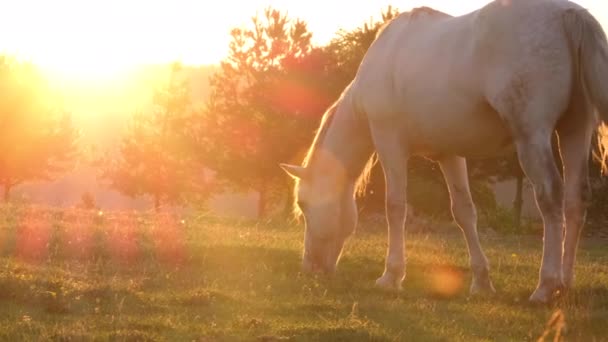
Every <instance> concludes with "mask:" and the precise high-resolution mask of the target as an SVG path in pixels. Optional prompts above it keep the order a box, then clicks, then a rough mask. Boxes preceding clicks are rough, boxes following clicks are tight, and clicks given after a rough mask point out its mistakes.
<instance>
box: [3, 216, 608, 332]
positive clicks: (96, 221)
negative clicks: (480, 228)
mask: <svg viewBox="0 0 608 342" xmlns="http://www.w3.org/2000/svg"><path fill="white" fill-rule="evenodd" d="M1 214H2V216H1V217H0V223H1V228H0V340H7V341H27V340H58V341H80V340H85V341H88V340H102V341H103V340H113V341H163V340H167V341H232V340H237V341H239V340H245V341H283V340H285V341H287V340H288V341H316V340H320V341H368V340H376V341H522V340H536V339H538V338H539V337H540V336H541V335H543V333H544V332H545V330H547V332H551V331H552V330H559V329H560V324H561V323H560V322H562V321H561V320H560V319H561V318H563V322H564V325H563V329H561V330H562V333H563V334H565V339H566V340H571V341H594V340H595V341H602V340H608V248H607V245H608V242H606V241H599V240H596V241H593V240H592V239H586V240H584V241H583V242H582V246H581V249H580V253H579V263H578V268H577V271H578V272H577V281H576V288H575V290H574V291H573V292H572V293H570V294H569V295H568V296H567V297H566V298H564V299H562V300H560V301H559V302H558V303H556V304H555V305H552V306H549V307H532V306H529V305H528V304H527V302H526V299H527V297H528V295H529V294H530V293H531V291H532V290H533V288H534V285H535V282H536V279H537V272H538V265H539V262H540V252H541V237H539V236H501V235H498V234H495V233H494V234H489V233H485V234H482V243H483V245H484V246H485V249H486V251H487V254H488V257H489V258H490V260H491V262H492V266H493V268H492V271H491V276H492V277H493V280H494V285H495V286H496V288H497V291H498V294H497V295H496V296H494V297H486V298H469V296H468V293H467V288H468V283H469V281H470V279H469V278H470V274H469V271H468V267H467V254H466V250H465V245H464V241H463V239H462V238H461V235H460V232H459V231H457V230H456V229H448V228H438V227H429V229H428V230H424V229H423V230H421V231H417V232H414V233H411V234H410V235H409V236H408V241H407V246H408V249H409V260H408V263H409V264H408V277H407V279H406V282H405V284H404V290H403V291H402V292H401V293H387V292H381V291H378V290H376V289H375V288H374V287H373V283H374V280H375V278H376V277H377V276H379V275H380V274H381V272H382V269H383V256H384V253H385V236H386V234H384V231H383V230H382V229H380V228H379V227H366V226H365V225H363V226H362V227H360V230H359V232H358V233H357V234H356V235H355V236H354V238H353V239H351V240H350V241H349V243H348V245H347V247H346V252H345V255H344V257H343V259H342V262H341V264H340V266H339V271H338V273H337V274H336V275H335V276H334V277H333V278H332V279H326V278H319V277H312V276H306V275H302V274H300V273H299V263H300V255H301V248H302V228H301V227H299V226H297V225H286V224H280V223H268V224H251V223H249V224H248V223H242V222H241V223H238V222H227V221H221V220H214V219H211V218H205V217H201V218H196V217H185V218H174V217H170V216H167V215H163V216H155V215H152V214H141V215H135V214H126V213H122V214H107V213H104V214H102V213H90V212H79V211H54V212H53V211H48V210H38V209H33V208H29V209H28V208H15V207H5V208H3V209H2V210H1ZM431 228H432V229H431ZM448 285H449V286H448ZM442 289H443V290H444V292H442V291H441V290H442ZM556 313H562V314H563V316H559V317H558V316H555V317H557V318H558V319H556V320H555V322H554V323H555V324H553V327H552V328H550V329H546V324H547V322H548V321H549V320H550V318H551V317H552V316H553V315H554V314H556ZM554 328H555V329H554ZM552 338H553V333H550V334H549V336H548V337H547V340H551V339H552Z"/></svg>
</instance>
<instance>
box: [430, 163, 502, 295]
mask: <svg viewBox="0 0 608 342" xmlns="http://www.w3.org/2000/svg"><path fill="white" fill-rule="evenodd" d="M439 165H440V167H441V171H442V172H443V176H444V178H445V182H446V184H447V186H448V190H449V193H450V201H451V209H452V216H453V217H454V221H456V224H458V227H460V229H461V230H462V232H463V234H464V237H465V240H466V243H467V248H468V250H469V261H470V264H471V271H472V273H473V281H472V283H471V294H478V293H494V292H496V291H495V290H494V286H492V282H491V281H490V275H489V272H490V265H489V263H488V259H487V258H486V255H485V254H484V252H483V250H482V248H481V244H480V243H479V235H478V234H477V210H476V209H475V204H474V203H473V199H472V197H471V190H470V187H469V179H468V178H469V177H468V172H467V162H466V160H465V159H464V158H462V157H457V156H450V157H445V158H443V159H441V160H440V161H439Z"/></svg>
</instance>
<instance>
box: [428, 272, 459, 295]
mask: <svg viewBox="0 0 608 342" xmlns="http://www.w3.org/2000/svg"><path fill="white" fill-rule="evenodd" d="M427 280H428V286H429V287H430V291H431V293H432V294H433V295H436V296H439V297H445V298H450V297H453V296H456V295H457V294H458V293H460V291H461V290H462V287H463V285H464V274H463V272H462V271H460V270H458V269H456V268H454V267H448V266H439V267H435V268H433V269H432V270H431V272H430V273H429V274H428V279H427Z"/></svg>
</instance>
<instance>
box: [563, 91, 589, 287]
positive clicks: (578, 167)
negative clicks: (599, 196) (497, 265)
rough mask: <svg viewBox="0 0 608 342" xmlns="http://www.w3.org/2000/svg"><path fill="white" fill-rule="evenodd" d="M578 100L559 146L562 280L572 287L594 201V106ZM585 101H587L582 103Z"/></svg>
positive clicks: (571, 111) (570, 112)
mask: <svg viewBox="0 0 608 342" xmlns="http://www.w3.org/2000/svg"><path fill="white" fill-rule="evenodd" d="M583 98H584V97H581V100H580V101H579V102H578V103H575V106H572V107H571V109H570V110H569V111H568V113H567V115H566V119H565V120H564V121H563V122H562V123H560V125H559V126H558V134H559V145H560V152H561V157H562V164H563V168H564V184H565V188H564V213H565V220H566V234H565V238H564V254H563V258H562V263H563V277H564V278H563V282H564V285H565V287H566V288H570V287H571V286H572V283H573V281H574V264H575V260H576V251H577V248H578V241H579V237H580V234H581V231H582V229H583V225H584V224H585V216H586V211H587V207H588V206H589V203H590V200H591V190H590V186H589V170H588V167H589V164H588V162H589V151H590V149H591V147H590V145H591V135H592V134H593V131H594V126H595V125H594V122H595V120H594V119H593V115H592V113H593V112H592V109H591V108H590V106H589V105H588V104H587V103H586V101H584V100H582V99H583ZM583 101H584V102H583Z"/></svg>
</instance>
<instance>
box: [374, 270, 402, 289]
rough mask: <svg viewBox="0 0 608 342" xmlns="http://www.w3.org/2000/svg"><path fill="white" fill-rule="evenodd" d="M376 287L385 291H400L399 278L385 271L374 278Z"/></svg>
mask: <svg viewBox="0 0 608 342" xmlns="http://www.w3.org/2000/svg"><path fill="white" fill-rule="evenodd" d="M376 287H377V288H379V289H381V290H385V291H401V280H398V278H396V277H393V276H392V275H390V274H388V273H387V274H384V275H383V276H382V277H380V278H378V279H377V280H376Z"/></svg>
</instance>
